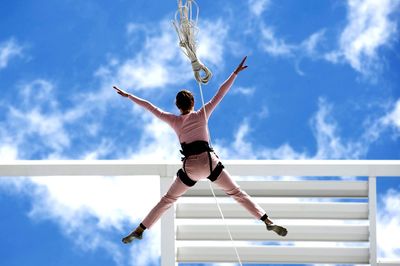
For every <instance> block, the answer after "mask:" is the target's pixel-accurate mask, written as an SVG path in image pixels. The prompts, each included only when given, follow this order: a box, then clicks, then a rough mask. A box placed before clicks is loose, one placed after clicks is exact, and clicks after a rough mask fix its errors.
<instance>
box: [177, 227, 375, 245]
mask: <svg viewBox="0 0 400 266" xmlns="http://www.w3.org/2000/svg"><path fill="white" fill-rule="evenodd" d="M285 227H286V228H287V229H288V231H289V233H288V234H287V236H285V237H281V236H278V235H277V234H275V233H273V232H269V231H267V230H266V228H265V225H264V224H262V223H260V224H247V225H229V229H230V230H231V233H232V237H233V239H235V240H237V241H277V240H278V241H334V242H335V241H338V242H344V241H352V242H361V241H363V242H367V241H368V236H369V232H368V225H285ZM176 239H177V240H184V241H202V240H210V241H223V240H229V235H228V233H227V231H226V228H225V226H224V225H218V224H200V225H186V224H185V225H178V226H177V231H176Z"/></svg>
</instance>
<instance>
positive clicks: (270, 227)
mask: <svg viewBox="0 0 400 266" xmlns="http://www.w3.org/2000/svg"><path fill="white" fill-rule="evenodd" d="M264 223H265V225H266V226H267V230H268V231H274V232H275V233H277V234H278V235H280V236H286V235H287V232H288V231H287V229H286V228H285V227H282V226H279V225H276V224H274V222H272V221H271V220H270V219H269V218H268V217H267V218H265V220H264Z"/></svg>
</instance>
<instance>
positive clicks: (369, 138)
mask: <svg viewBox="0 0 400 266" xmlns="http://www.w3.org/2000/svg"><path fill="white" fill-rule="evenodd" d="M364 124H365V125H364V127H365V128H367V130H366V131H365V132H364V134H363V136H362V138H363V139H365V141H366V142H368V143H372V142H374V141H376V140H377V139H379V137H380V136H381V135H382V134H383V133H384V132H386V131H387V130H389V129H393V131H394V138H395V139H397V138H399V137H400V99H398V100H397V101H396V102H395V103H394V104H388V107H387V110H386V112H385V113H384V114H382V115H381V116H379V117H375V118H372V119H368V120H367V121H366V122H365V123H364Z"/></svg>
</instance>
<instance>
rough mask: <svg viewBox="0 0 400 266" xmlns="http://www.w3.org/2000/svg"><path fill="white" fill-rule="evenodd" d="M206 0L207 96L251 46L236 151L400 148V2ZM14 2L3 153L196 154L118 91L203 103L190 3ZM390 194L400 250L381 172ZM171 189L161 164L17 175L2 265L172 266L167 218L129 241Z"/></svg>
mask: <svg viewBox="0 0 400 266" xmlns="http://www.w3.org/2000/svg"><path fill="white" fill-rule="evenodd" d="M199 5H200V21H199V28H200V33H199V36H198V38H199V48H198V54H199V57H200V59H201V60H202V61H203V62H204V63H205V64H206V65H207V66H208V67H209V68H210V69H211V70H212V71H213V78H212V80H211V81H210V83H209V84H208V85H207V86H205V87H204V93H205V98H206V99H210V97H212V95H213V94H214V93H215V91H216V90H217V89H218V86H219V85H220V84H221V83H222V82H223V81H224V80H225V79H226V78H227V77H228V76H229V74H230V73H231V72H232V71H233V70H234V68H235V67H236V65H237V64H238V63H239V62H240V60H241V58H242V57H243V56H244V55H248V61H247V64H248V65H249V68H248V69H247V70H246V71H244V72H243V73H241V74H240V76H239V77H238V78H237V80H236V82H235V84H234V86H233V87H232V88H231V90H230V92H229V93H228V95H227V96H226V97H225V98H224V100H223V101H222V103H221V104H220V105H219V106H218V108H217V109H216V110H215V112H214V113H213V115H212V118H211V120H210V123H209V127H210V131H211V134H212V140H213V144H214V146H215V148H216V150H217V151H218V153H219V154H220V155H221V156H220V157H222V158H223V159H317V160H318V159H392V160H393V159H394V160H398V159H400V144H399V137H400V82H399V81H400V76H399V74H398V73H399V69H400V54H399V51H400V50H399V45H400V44H399V37H398V36H399V11H400V9H399V7H400V1H398V0H382V1H375V0H347V1H346V0H342V1H339V0H337V1H334V0H330V1H313V0H303V1H287V0H282V1H273V0H237V1H234V2H233V1H221V0H214V1H211V0H210V1H205V0H203V1H200V0H199ZM1 6H2V8H1V9H0V81H1V82H0V84H1V85H0V86H1V88H0V89H1V98H0V159H1V160H18V159H42V160H46V159H77V160H78V159H79V160H81V159H87V160H89V159H143V160H153V159H176V160H178V159H179V158H180V155H179V151H178V148H179V143H178V141H177V138H176V136H174V132H173V131H172V130H171V129H169V128H168V127H167V126H166V125H164V124H162V123H161V122H160V121H157V120H156V119H155V118H154V117H152V116H151V115H149V114H148V113H146V112H144V110H142V109H141V108H139V107H137V106H134V105H133V104H132V103H131V102H129V101H127V100H125V99H123V98H121V97H120V96H118V95H117V94H116V93H115V92H114V91H113V90H112V85H118V86H120V87H121V88H123V89H127V90H128V91H129V92H131V93H134V94H136V95H138V96H140V97H143V98H146V99H148V100H150V101H151V102H153V103H154V104H156V105H158V106H159V107H161V108H163V109H164V110H167V111H170V112H175V113H176V112H177V110H176V108H175V107H174V97H175V94H176V92H178V91H179V90H181V89H182V88H187V89H190V90H193V92H194V94H195V97H196V101H197V102H196V108H199V107H200V104H199V103H200V98H199V92H198V90H197V86H196V83H195V81H194V79H193V75H192V72H191V67H190V65H189V63H188V61H187V59H186V58H185V57H184V56H183V54H182V53H181V52H180V50H179V47H178V44H177V36H176V34H175V32H174V30H173V28H172V25H171V20H172V19H173V17H174V13H175V11H176V8H177V6H176V1H172V0H171V1H157V2H155V1H145V0H136V1H125V0H116V1H93V0H87V1H76V0H59V1H43V0H37V1H32V0H27V1H24V2H21V1H2V3H1ZM139 185H140V186H141V187H142V190H141V191H142V192H138V193H133V192H132V189H130V188H132V187H134V188H135V187H137V186H139ZM88 192H90V193H88ZM378 197H379V200H378V202H379V213H378V220H379V223H380V224H379V225H380V228H381V229H380V231H378V233H379V247H380V256H382V257H397V258H398V257H400V249H399V248H398V243H397V242H396V240H395V238H394V237H393V236H395V235H400V219H399V217H400V213H399V210H400V200H399V198H400V180H399V179H396V178H385V179H381V180H378ZM143 198H145V199H143ZM157 199H158V181H157V178H146V179H145V180H133V179H132V178H126V177H125V178H124V177H116V178H111V177H93V178H89V177H86V178H68V177H65V178H64V177H57V178H56V179H55V178H51V177H40V178H22V177H21V178H19V179H15V178H5V177H4V178H1V179H0V208H1V212H2V217H3V218H2V219H1V220H0V225H1V227H2V230H1V233H0V236H1V238H2V239H3V240H4V239H6V241H3V242H2V243H1V244H0V264H1V265H7V266H8V265H27V264H32V265H105V264H107V265H158V263H159V262H158V259H159V258H158V254H159V230H158V229H157V228H156V229H155V230H153V231H152V232H149V235H148V237H147V238H146V239H145V240H144V241H143V242H142V243H141V244H140V245H137V244H134V245H132V246H129V247H126V246H122V245H121V244H120V238H121V235H123V234H124V233H125V232H126V231H127V230H129V229H130V228H131V227H132V226H133V224H136V222H138V221H139V220H140V219H141V218H142V217H143V216H144V215H145V214H146V212H147V211H148V210H149V209H150V208H151V207H152V205H153V204H154V203H155V202H156V201H157ZM138 202H140V204H138ZM396 245H397V247H396ZM21 251H22V254H21ZM138 253H140V258H139V257H138V256H137V255H136V254H138Z"/></svg>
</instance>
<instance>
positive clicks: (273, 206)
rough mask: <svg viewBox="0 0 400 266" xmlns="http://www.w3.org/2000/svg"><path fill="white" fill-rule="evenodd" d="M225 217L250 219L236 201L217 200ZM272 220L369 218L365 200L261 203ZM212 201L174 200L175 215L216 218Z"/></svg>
mask: <svg viewBox="0 0 400 266" xmlns="http://www.w3.org/2000/svg"><path fill="white" fill-rule="evenodd" d="M220 206H221V209H222V212H223V213H224V216H225V218H252V216H251V215H250V214H249V213H248V212H247V210H246V209H244V208H243V207H242V206H241V205H239V204H238V203H236V202H234V203H220ZM260 206H261V207H262V208H263V209H264V210H265V211H266V212H267V214H268V216H270V217H271V218H272V219H275V218H278V219H282V218H288V219H368V204H367V203H348V202H346V203H344V202H337V203H336V202H335V203H332V202H312V203H309V202H304V203H303V202H301V203H261V204H260ZM219 217H220V214H219V212H218V208H217V206H216V204H215V203H179V202H178V203H177V204H176V218H182V219H196V218H211V219H213V218H219Z"/></svg>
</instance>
